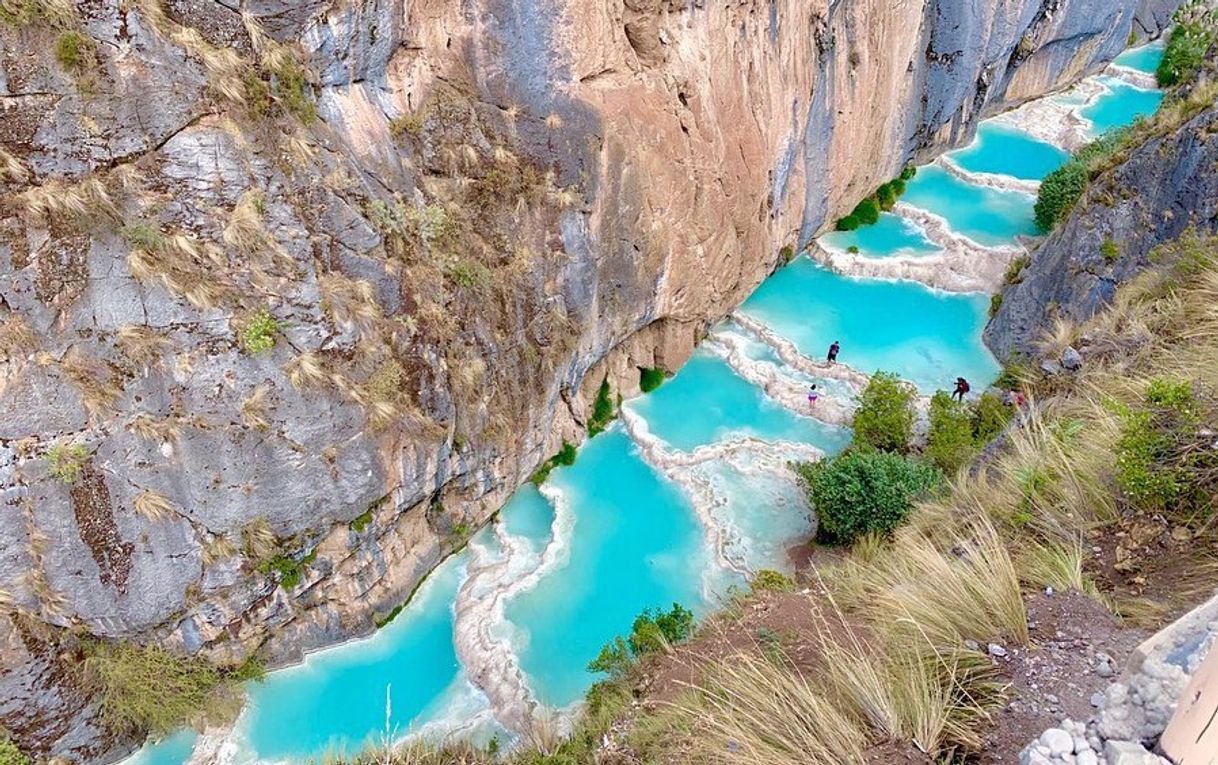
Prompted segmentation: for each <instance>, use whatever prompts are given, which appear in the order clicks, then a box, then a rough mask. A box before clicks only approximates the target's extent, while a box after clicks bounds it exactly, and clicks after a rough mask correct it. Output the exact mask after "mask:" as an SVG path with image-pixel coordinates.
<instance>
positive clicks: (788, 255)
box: [778, 244, 795, 263]
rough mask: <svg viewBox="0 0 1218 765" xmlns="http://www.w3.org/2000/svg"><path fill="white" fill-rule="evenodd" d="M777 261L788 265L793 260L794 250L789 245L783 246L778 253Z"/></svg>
mask: <svg viewBox="0 0 1218 765" xmlns="http://www.w3.org/2000/svg"><path fill="white" fill-rule="evenodd" d="M778 259H779V260H781V261H782V262H783V263H790V262H791V261H792V260H794V259H795V248H794V247H792V246H791V245H789V244H787V245H783V247H782V249H781V250H779V251H778Z"/></svg>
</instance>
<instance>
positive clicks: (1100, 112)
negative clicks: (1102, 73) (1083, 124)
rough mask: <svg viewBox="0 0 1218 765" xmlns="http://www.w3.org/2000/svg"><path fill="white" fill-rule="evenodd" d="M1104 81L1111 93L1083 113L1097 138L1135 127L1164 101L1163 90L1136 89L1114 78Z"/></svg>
mask: <svg viewBox="0 0 1218 765" xmlns="http://www.w3.org/2000/svg"><path fill="white" fill-rule="evenodd" d="M1101 81H1102V82H1103V83H1104V86H1105V87H1107V88H1108V92H1107V93H1105V94H1103V95H1101V96H1100V97H1099V98H1097V99H1096V101H1095V103H1093V104H1091V105H1090V106H1087V107H1085V108H1084V109H1083V110H1082V115H1083V117H1085V118H1087V119H1088V120H1090V122H1091V126H1092V128H1091V130H1092V133H1093V134H1094V135H1097V136H1098V135H1103V134H1104V133H1107V132H1108V131H1109V130H1113V129H1115V128H1121V127H1125V126H1126V125H1132V124H1133V123H1134V122H1135V121H1137V119H1138V118H1139V117H1146V116H1149V115H1151V114H1154V113H1155V111H1156V110H1157V109H1158V108H1159V104H1161V103H1162V102H1163V91H1161V90H1143V89H1142V88H1135V87H1134V86H1132V85H1130V84H1128V83H1126V82H1122V81H1121V80H1118V79H1116V78H1115V77H1103V78H1101Z"/></svg>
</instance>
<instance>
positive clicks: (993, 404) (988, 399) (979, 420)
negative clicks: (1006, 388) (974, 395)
mask: <svg viewBox="0 0 1218 765" xmlns="http://www.w3.org/2000/svg"><path fill="white" fill-rule="evenodd" d="M972 409H973V412H972V417H973V440H974V442H975V443H976V444H977V446H985V445H986V444H988V443H989V442H990V441H993V440H994V439H995V438H997V437H998V434H999V433H1001V432H1002V431H1003V430H1004V429H1005V428H1006V426H1007V423H1008V422H1010V421H1011V417H1012V416H1013V415H1014V414H1015V408H1014V407H1013V406H1011V405H1010V404H1006V403H1003V401H1002V399H1000V398H998V397H997V396H995V395H994V394H993V393H982V394H981V398H979V399H977V401H976V402H975V403H974V404H973V406H972Z"/></svg>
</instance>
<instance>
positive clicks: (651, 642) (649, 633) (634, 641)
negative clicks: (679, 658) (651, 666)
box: [626, 603, 694, 656]
mask: <svg viewBox="0 0 1218 765" xmlns="http://www.w3.org/2000/svg"><path fill="white" fill-rule="evenodd" d="M693 631H694V615H693V613H692V612H690V611H689V609H687V608H685V607H683V606H682V605H681V604H680V603H673V604H672V608H670V609H669V610H667V611H661V610H659V609H658V608H648V609H646V610H644V611H643V613H641V614H639V615H638V616H636V617H635V619H634V624H633V626H632V627H631V629H630V637H629V638H627V639H626V642H627V643H629V644H630V650H631V652H633V653H634V655H635V656H643V655H644V654H648V653H655V652H657V651H663V650H665V649H667V648H668V646H671V645H675V644H677V643H680V642H681V641H683V640H686V639H687V638H688V637H689V636H690V635H691V634H693Z"/></svg>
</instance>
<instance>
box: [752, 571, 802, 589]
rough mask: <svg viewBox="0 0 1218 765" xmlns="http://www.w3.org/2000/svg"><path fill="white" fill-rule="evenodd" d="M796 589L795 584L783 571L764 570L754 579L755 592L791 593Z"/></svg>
mask: <svg viewBox="0 0 1218 765" xmlns="http://www.w3.org/2000/svg"><path fill="white" fill-rule="evenodd" d="M794 589H795V582H793V581H791V577H789V576H787V575H786V574H784V573H782V572H781V571H774V570H773V569H768V568H763V569H761V570H760V571H758V572H757V574H756V575H755V576H754V577H753V590H754V592H759V591H764V592H790V591H791V590H794Z"/></svg>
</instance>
